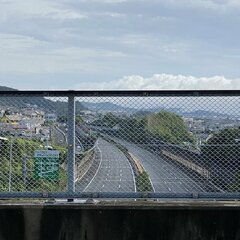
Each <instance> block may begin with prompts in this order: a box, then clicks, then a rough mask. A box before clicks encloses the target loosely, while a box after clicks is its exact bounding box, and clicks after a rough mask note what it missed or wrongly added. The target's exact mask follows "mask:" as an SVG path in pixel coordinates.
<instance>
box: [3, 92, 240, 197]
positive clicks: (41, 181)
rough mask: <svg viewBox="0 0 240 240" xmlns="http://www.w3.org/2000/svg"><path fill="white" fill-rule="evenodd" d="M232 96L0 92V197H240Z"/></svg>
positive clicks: (239, 103) (239, 125)
mask: <svg viewBox="0 0 240 240" xmlns="http://www.w3.org/2000/svg"><path fill="white" fill-rule="evenodd" d="M239 107H240V91H99V92H97V91H85V92H84V91H83V92H81V91H47V92H46V91H45V92H43V91H35V92H34V91H17V92H16V91H10V92H0V197H2V198H4V197H36V198H48V197H51V198H52V197H53V198H62V197H64V198H75V197H76V198H77V197H82V198H85V197H86V198H87V197H93V198H235V199H237V198H239V196H240V110H239V109H240V108H239Z"/></svg>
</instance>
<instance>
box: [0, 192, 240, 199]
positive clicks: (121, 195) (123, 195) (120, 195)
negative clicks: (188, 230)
mask: <svg viewBox="0 0 240 240" xmlns="http://www.w3.org/2000/svg"><path fill="white" fill-rule="evenodd" d="M0 198H1V199H6V198H43V199H48V198H82V199H86V198H93V199H99V198H102V199H104V198H105V199H137V198H139V199H161V198H162V199H176V198H177V199H216V200H222V199H239V198H240V192H237V193H157V192H154V193H150V192H149V193H141V192H93V193H91V192H78V193H77V192H75V193H71V194H70V193H67V192H59V193H56V192H55V193H54V192H49V193H44V192H43V193H41V192H1V193H0Z"/></svg>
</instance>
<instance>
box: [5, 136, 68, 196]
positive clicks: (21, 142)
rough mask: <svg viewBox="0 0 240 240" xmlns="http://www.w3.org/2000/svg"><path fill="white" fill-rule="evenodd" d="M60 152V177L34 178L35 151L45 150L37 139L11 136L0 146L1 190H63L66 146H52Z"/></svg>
mask: <svg viewBox="0 0 240 240" xmlns="http://www.w3.org/2000/svg"><path fill="white" fill-rule="evenodd" d="M52 147H53V150H58V151H59V152H60V159H59V165H60V170H59V178H58V179H52V180H49V179H35V178H34V151H35V150H44V146H43V145H42V143H41V142H39V141H37V140H29V139H22V138H9V139H8V140H5V141H1V146H0V153H1V155H0V191H1V192H6V191H9V190H10V191H35V192H37V191H41V192H45V191H46V192H47V191H62V190H64V189H65V188H66V183H67V177H66V170H65V169H64V167H63V165H64V162H66V158H67V149H66V147H60V146H52Z"/></svg>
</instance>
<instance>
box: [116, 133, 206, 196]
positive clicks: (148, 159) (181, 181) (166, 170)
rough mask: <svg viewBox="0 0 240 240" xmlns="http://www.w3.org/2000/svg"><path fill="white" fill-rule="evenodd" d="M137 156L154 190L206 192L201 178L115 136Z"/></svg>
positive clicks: (163, 191) (117, 140)
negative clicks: (193, 176) (188, 173)
mask: <svg viewBox="0 0 240 240" xmlns="http://www.w3.org/2000/svg"><path fill="white" fill-rule="evenodd" d="M113 139H114V141H116V142H119V143H120V144H122V145H123V146H125V147H126V148H128V151H129V152H130V153H131V154H132V155H133V156H135V157H136V158H137V159H138V160H139V161H140V163H141V164H142V165H143V167H144V168H145V170H146V171H147V173H148V175H149V177H150V179H151V182H152V185H153V188H154V191H155V192H161V193H192V192H205V190H204V186H203V184H202V183H201V182H200V181H198V180H199V179H192V178H190V177H189V176H188V175H187V174H185V173H184V172H183V171H182V170H181V168H178V167H177V166H174V165H172V164H170V163H168V162H167V161H165V160H164V159H163V158H162V157H161V156H158V155H155V154H153V153H151V152H149V151H147V150H146V149H143V148H141V147H139V146H137V145H136V144H133V143H129V142H127V141H124V140H121V139H117V138H113Z"/></svg>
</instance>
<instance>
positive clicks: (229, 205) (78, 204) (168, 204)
mask: <svg viewBox="0 0 240 240" xmlns="http://www.w3.org/2000/svg"><path fill="white" fill-rule="evenodd" d="M89 202H91V203H89ZM11 208H12V209H14V208H22V209H43V208H44V209H217V210H221V209H233V210H237V209H239V210H240V201H198V200H196V201H173V200H170V201H92V200H90V201H89V200H82V201H81V200H80V201H79V200H75V201H74V202H71V203H69V202H67V200H65V201H64V200H61V201H52V202H51V201H45V202H44V201H37V202H36V201H32V202H29V201H28V202H24V201H23V202H18V201H0V209H11Z"/></svg>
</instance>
